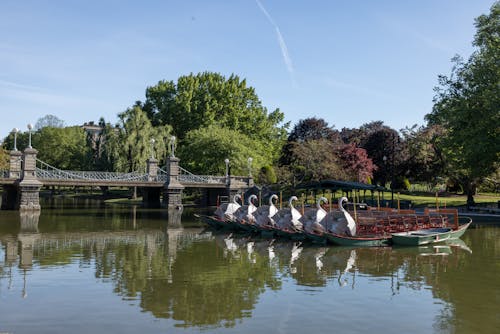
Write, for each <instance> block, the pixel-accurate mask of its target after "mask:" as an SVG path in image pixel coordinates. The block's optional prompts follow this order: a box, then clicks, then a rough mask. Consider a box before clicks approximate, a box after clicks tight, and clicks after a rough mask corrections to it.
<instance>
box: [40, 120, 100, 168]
mask: <svg viewBox="0 0 500 334" xmlns="http://www.w3.org/2000/svg"><path fill="white" fill-rule="evenodd" d="M32 146H33V147H34V148H36V149H37V150H38V156H37V158H38V159H40V160H42V161H44V162H46V163H48V164H49V165H52V166H54V167H56V168H59V169H65V170H87V169H89V167H90V166H89V161H88V159H87V157H88V152H89V147H88V146H87V141H86V134H85V132H84V131H83V129H82V128H81V127H79V126H71V127H65V128H56V127H50V126H47V127H43V128H41V129H40V130H38V131H37V132H35V133H34V134H33V138H32Z"/></svg>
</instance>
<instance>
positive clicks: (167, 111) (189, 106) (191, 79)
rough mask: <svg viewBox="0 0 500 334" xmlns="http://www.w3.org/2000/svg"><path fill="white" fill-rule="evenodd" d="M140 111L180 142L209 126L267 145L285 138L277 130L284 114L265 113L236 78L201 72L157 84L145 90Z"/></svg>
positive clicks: (252, 93) (243, 82) (252, 91)
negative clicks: (188, 134) (193, 131)
mask: <svg viewBox="0 0 500 334" xmlns="http://www.w3.org/2000/svg"><path fill="white" fill-rule="evenodd" d="M143 108H144V110H145V111H146V113H147V114H148V115H149V117H150V118H151V119H152V121H153V124H154V125H158V124H169V125H171V126H172V129H173V130H172V131H173V132H174V134H175V135H176V136H177V137H178V138H180V139H181V140H182V139H183V138H184V137H185V136H186V134H187V133H188V132H189V131H191V130H196V129H200V128H203V127H207V126H210V125H217V126H219V127H221V128H230V129H233V130H235V131H238V132H240V133H243V134H245V135H246V136H248V137H250V138H253V139H258V140H262V141H268V142H275V141H276V140H281V139H282V138H284V136H285V135H286V127H285V126H280V123H281V122H283V119H284V114H283V113H282V112H281V111H279V109H276V110H274V111H272V112H270V113H268V112H267V109H266V108H265V107H264V106H263V105H262V102H261V101H260V100H259V98H258V97H257V94H256V93H255V89H254V88H253V87H249V86H247V83H246V80H244V79H243V80H241V79H240V78H239V77H238V76H237V75H231V76H230V77H229V78H225V77H224V76H222V75H221V74H218V73H213V72H203V73H198V74H196V75H194V74H190V75H186V76H181V77H179V78H178V80H177V83H174V82H173V81H160V82H158V84H157V85H155V86H152V87H148V88H147V89H146V101H145V102H144V104H143Z"/></svg>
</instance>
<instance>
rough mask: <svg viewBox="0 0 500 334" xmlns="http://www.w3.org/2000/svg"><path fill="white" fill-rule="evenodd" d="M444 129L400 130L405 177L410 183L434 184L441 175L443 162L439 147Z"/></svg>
mask: <svg viewBox="0 0 500 334" xmlns="http://www.w3.org/2000/svg"><path fill="white" fill-rule="evenodd" d="M443 133H444V129H443V127H442V126H440V125H434V126H429V127H424V126H421V127H417V126H416V125H414V126H412V127H411V128H410V127H406V128H405V129H402V130H401V134H402V136H403V145H404V150H405V151H406V154H405V155H404V156H405V157H406V158H405V160H404V161H403V165H404V169H405V170H406V174H407V176H408V177H409V178H410V179H411V180H412V181H423V182H429V183H435V182H436V177H437V176H441V175H443V168H444V161H443V155H442V152H441V149H440V147H439V142H440V138H441V136H442V135H443Z"/></svg>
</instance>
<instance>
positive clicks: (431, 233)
mask: <svg viewBox="0 0 500 334" xmlns="http://www.w3.org/2000/svg"><path fill="white" fill-rule="evenodd" d="M451 232H452V229H450V228H433V229H425V230H417V231H411V232H401V233H393V234H392V243H393V244H394V245H398V246H421V245H429V244H435V243H438V242H444V241H446V240H449V239H450V234H451Z"/></svg>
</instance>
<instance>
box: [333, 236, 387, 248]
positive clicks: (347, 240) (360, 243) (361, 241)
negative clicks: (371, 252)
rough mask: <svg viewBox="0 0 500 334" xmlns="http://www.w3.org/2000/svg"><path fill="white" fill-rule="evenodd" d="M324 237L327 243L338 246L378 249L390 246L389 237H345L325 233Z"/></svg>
mask: <svg viewBox="0 0 500 334" xmlns="http://www.w3.org/2000/svg"><path fill="white" fill-rule="evenodd" d="M325 237H326V239H327V240H328V241H329V242H331V243H332V244H334V245H338V246H355V247H380V246H389V245H390V244H391V236H390V235H383V236H372V237H369V236H366V237H349V236H346V235H338V234H333V233H325Z"/></svg>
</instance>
